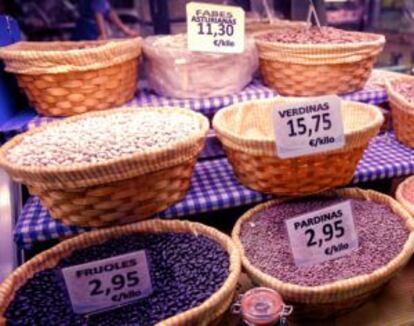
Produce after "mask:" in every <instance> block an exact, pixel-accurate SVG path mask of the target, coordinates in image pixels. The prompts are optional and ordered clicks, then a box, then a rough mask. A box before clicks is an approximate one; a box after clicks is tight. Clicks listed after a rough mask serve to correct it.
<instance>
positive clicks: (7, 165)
mask: <svg viewBox="0 0 414 326" xmlns="http://www.w3.org/2000/svg"><path fill="white" fill-rule="evenodd" d="M121 110H124V111H125V112H132V111H134V112H136V111H137V109H136V108H130V109H117V110H107V111H103V112H92V113H87V114H83V115H79V116H76V117H72V118H68V119H64V120H63V121H58V122H53V123H51V124H48V125H45V126H43V127H40V128H35V129H32V130H30V131H28V132H26V133H24V134H21V135H19V136H17V137H15V138H13V139H12V140H11V141H9V142H8V143H6V144H5V145H4V146H3V147H2V148H1V149H0V166H1V167H3V168H4V169H5V170H6V171H7V172H8V173H9V174H10V175H11V177H12V178H13V179H14V180H15V181H17V182H21V183H23V184H25V185H27V187H28V189H29V191H30V192H31V194H33V195H36V196H39V197H40V199H41V202H42V204H43V206H44V207H46V208H47V209H48V210H49V212H50V214H51V215H52V217H54V218H56V219H59V220H61V221H62V222H64V223H68V224H73V225H79V226H90V227H101V226H106V225H114V224H125V223H131V222H134V221H137V220H142V219H144V218H148V217H150V216H151V215H153V214H155V213H157V212H160V211H163V210H165V209H166V208H168V207H169V206H171V205H173V204H174V203H176V202H178V201H180V200H181V199H182V198H183V197H184V195H185V194H186V192H187V190H188V188H189V187H190V181H191V176H192V171H193V168H194V165H195V163H196V160H197V156H198V154H199V153H200V151H201V150H202V148H203V145H204V140H205V136H206V134H207V132H208V129H209V121H208V120H207V118H205V117H204V116H202V115H201V114H199V113H195V112H192V111H189V110H185V109H178V108H160V109H157V108H151V109H145V108H140V111H142V110H149V111H151V112H154V111H155V110H157V111H159V112H160V113H162V114H171V113H173V114H180V115H190V116H192V117H193V118H194V119H195V121H196V123H197V124H198V130H197V131H195V132H194V133H192V134H190V135H188V136H187V137H186V138H184V139H182V140H179V141H176V142H174V143H171V144H169V145H166V146H164V147H162V148H156V149H149V150H146V151H144V152H141V153H132V154H129V155H125V156H121V157H119V158H115V159H111V160H107V161H103V162H99V163H78V164H73V165H57V166H23V165H21V166H19V165H16V164H13V163H12V162H10V161H9V160H8V159H7V152H8V150H9V149H10V148H12V147H14V146H16V145H17V144H19V143H20V142H21V141H22V140H23V139H24V137H30V135H33V134H35V133H37V132H39V131H42V130H44V129H45V128H52V127H54V126H56V125H58V124H67V123H72V122H74V121H77V120H80V119H84V118H87V117H90V116H107V115H111V114H117V113H119V112H120V111H121ZM77 136H78V137H81V136H82V135H77Z"/></svg>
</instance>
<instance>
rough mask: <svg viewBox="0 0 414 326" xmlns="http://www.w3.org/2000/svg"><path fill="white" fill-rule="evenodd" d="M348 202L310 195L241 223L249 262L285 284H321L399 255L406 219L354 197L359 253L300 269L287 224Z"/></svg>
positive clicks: (362, 271) (367, 270)
mask: <svg viewBox="0 0 414 326" xmlns="http://www.w3.org/2000/svg"><path fill="white" fill-rule="evenodd" d="M342 200H344V199H340V198H322V197H311V198H306V199H299V200H293V201H289V202H285V203H282V204H280V205H275V206H272V207H271V208H268V209H267V210H264V211H261V212H259V213H257V214H256V215H255V216H253V217H252V218H251V219H250V220H249V221H247V222H245V223H244V224H243V225H242V229H241V234H240V239H241V242H242V244H243V246H244V248H245V254H246V256H247V258H248V259H249V261H250V262H251V263H252V264H253V265H254V266H255V267H257V268H258V269H260V270H261V271H262V272H264V273H266V274H269V275H271V276H273V277H275V278H278V279H280V280H281V281H283V282H289V283H294V284H298V285H304V286H316V285H322V284H326V283H330V282H334V281H337V280H342V279H347V278H350V277H354V276H357V275H362V274H367V273H371V272H373V271H375V270H376V269H378V268H381V267H382V266H384V265H386V264H387V263H388V262H389V261H391V260H392V259H393V258H394V257H395V256H396V255H398V254H399V253H400V252H401V250H402V247H403V246H404V243H405V242H406V240H407V239H408V235H409V231H408V230H407V228H406V227H405V225H404V221H403V220H402V219H401V218H400V217H398V216H397V215H396V214H394V213H393V212H392V211H391V209H390V208H389V207H388V206H386V205H383V204H379V203H376V202H372V201H364V200H360V199H352V200H351V206H352V210H353V216H354V222H355V228H356V232H357V234H358V237H359V249H357V250H355V251H353V252H352V253H350V254H349V255H346V256H343V257H340V258H337V259H335V260H330V261H325V262H322V263H320V264H317V265H313V266H306V267H300V268H299V267H297V266H296V265H295V262H294V260H293V256H292V253H291V249H290V245H289V238H288V234H287V230H286V227H285V223H284V221H285V220H286V219H289V218H291V217H294V216H297V215H300V214H303V213H307V212H310V211H313V210H318V209H321V208H324V207H327V206H330V205H333V204H335V203H338V202H340V201H342Z"/></svg>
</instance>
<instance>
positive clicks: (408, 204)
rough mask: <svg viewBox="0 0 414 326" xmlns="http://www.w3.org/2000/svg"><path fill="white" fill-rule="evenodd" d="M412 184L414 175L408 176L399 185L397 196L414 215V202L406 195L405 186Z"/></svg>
mask: <svg viewBox="0 0 414 326" xmlns="http://www.w3.org/2000/svg"><path fill="white" fill-rule="evenodd" d="M412 184H414V176H412V177H409V178H407V179H406V180H405V181H404V182H402V183H401V184H400V185H399V186H398V188H397V192H396V194H395V196H396V198H397V200H398V201H399V202H400V204H401V205H403V206H404V207H405V208H406V209H407V211H409V212H410V214H411V215H412V216H414V203H413V202H411V201H409V200H407V199H406V197H405V196H404V188H405V187H407V186H408V185H412Z"/></svg>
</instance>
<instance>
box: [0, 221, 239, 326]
mask: <svg viewBox="0 0 414 326" xmlns="http://www.w3.org/2000/svg"><path fill="white" fill-rule="evenodd" d="M163 232H175V233H192V234H195V235H204V236H206V237H208V238H210V239H212V240H214V241H216V242H217V243H218V244H220V245H221V246H222V247H223V248H224V249H225V250H226V251H227V252H228V254H229V260H230V267H229V275H228V277H227V279H226V281H225V282H224V283H223V285H222V286H221V287H220V289H219V290H218V291H217V292H216V293H214V295H212V296H211V297H210V298H209V299H207V300H206V301H205V302H203V303H202V304H201V305H199V306H197V307H194V308H192V309H190V310H188V311H185V312H182V313H180V314H178V315H176V316H173V317H171V318H168V319H167V320H164V321H162V322H160V323H158V324H157V325H163V326H168V325H171V326H172V325H208V324H209V323H210V322H212V321H214V320H216V319H218V318H219V317H220V316H221V315H222V314H223V313H224V312H225V311H226V310H227V309H228V308H229V306H230V304H231V302H232V300H233V296H234V293H235V290H236V285H237V282H238V279H239V276H240V268H241V266H240V265H241V264H240V253H239V252H238V249H237V248H236V246H235V245H234V243H233V241H232V240H231V239H230V238H229V237H228V236H227V235H225V234H223V233H221V232H219V231H217V230H215V229H213V228H211V227H207V226H204V225H202V224H198V223H191V222H184V221H161V220H151V221H145V222H140V223H135V224H130V225H126V226H122V227H113V228H108V229H105V230H99V231H93V232H89V233H85V234H82V235H80V236H77V237H75V238H72V239H69V240H65V241H63V242H62V243H60V244H58V245H57V246H55V247H53V248H51V249H49V250H46V251H45V252H43V253H41V254H39V255H37V256H35V257H34V258H32V259H31V260H29V261H28V262H27V263H25V264H23V265H22V266H21V267H19V268H18V269H16V270H15V271H14V272H13V273H12V274H11V275H10V276H9V277H7V279H6V280H5V281H4V282H3V283H2V284H1V285H0V325H3V324H5V323H6V322H7V320H5V318H4V313H5V312H6V310H7V307H8V305H9V304H10V303H11V302H12V301H13V298H14V296H15V294H16V292H17V291H18V290H19V288H20V287H21V286H23V285H24V284H25V283H26V281H27V280H28V279H30V278H31V277H32V276H33V275H34V274H35V273H38V272H40V271H42V270H44V269H47V268H53V267H54V266H56V264H57V263H58V262H59V261H60V260H61V259H62V258H64V257H67V256H69V255H71V253H72V252H73V251H75V250H79V249H83V248H87V247H90V246H93V245H96V244H100V243H103V242H105V241H107V240H109V239H112V238H118V237H122V236H126V235H130V234H140V233H141V234H142V233H163Z"/></svg>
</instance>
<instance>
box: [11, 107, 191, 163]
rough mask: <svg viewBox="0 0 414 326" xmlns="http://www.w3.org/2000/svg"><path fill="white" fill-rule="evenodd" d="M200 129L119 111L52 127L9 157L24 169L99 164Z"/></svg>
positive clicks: (178, 117)
mask: <svg viewBox="0 0 414 326" xmlns="http://www.w3.org/2000/svg"><path fill="white" fill-rule="evenodd" d="M198 130H199V126H198V122H197V120H196V119H195V118H193V117H191V116H187V115H184V114H177V113H171V114H167V113H161V112H148V111H142V112H140V111H139V110H137V112H128V113H125V112H120V113H118V114H110V115H107V116H93V117H87V118H85V119H81V120H77V121H75V122H72V123H68V124H61V125H59V126H51V127H48V128H47V129H45V130H43V131H41V132H38V133H35V134H33V135H30V136H26V137H24V139H23V141H22V142H21V143H20V144H18V145H17V146H15V147H13V148H11V149H10V150H9V151H8V152H7V158H8V159H9V160H10V161H11V162H13V163H15V164H18V165H24V166H53V165H54V166H56V165H71V164H75V163H99V162H103V161H107V160H111V159H115V158H119V157H123V156H128V155H131V154H133V153H143V152H145V151H147V150H149V149H155V148H162V147H165V146H167V145H168V144H172V143H175V142H177V141H179V140H182V139H183V138H186V137H188V136H189V135H191V134H194V133H196V132H197V131H198Z"/></svg>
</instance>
